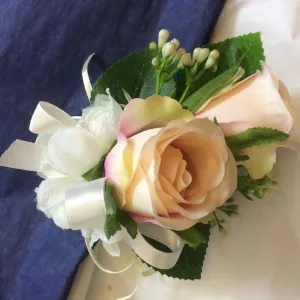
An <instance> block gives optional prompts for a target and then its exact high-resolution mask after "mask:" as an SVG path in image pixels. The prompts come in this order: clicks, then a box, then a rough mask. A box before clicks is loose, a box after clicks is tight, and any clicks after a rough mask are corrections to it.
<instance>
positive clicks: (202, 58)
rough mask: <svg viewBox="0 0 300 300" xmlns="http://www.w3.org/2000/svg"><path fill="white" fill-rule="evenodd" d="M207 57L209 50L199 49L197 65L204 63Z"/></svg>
mask: <svg viewBox="0 0 300 300" xmlns="http://www.w3.org/2000/svg"><path fill="white" fill-rule="evenodd" d="M208 55H209V49H207V48H203V49H201V50H200V51H199V53H198V57H197V63H198V64H200V63H202V62H203V61H205V60H206V58H207V57H208Z"/></svg>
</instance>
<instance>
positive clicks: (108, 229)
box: [104, 183, 121, 239]
mask: <svg viewBox="0 0 300 300" xmlns="http://www.w3.org/2000/svg"><path fill="white" fill-rule="evenodd" d="M104 199H105V206H106V209H107V212H108V214H107V215H106V218H105V224H104V233H105V235H106V237H107V239H110V238H111V237H112V236H114V235H115V234H116V232H117V231H119V230H121V225H120V223H119V221H118V220H117V211H118V209H119V208H118V206H117V204H116V202H115V200H114V198H113V196H112V188H111V185H110V184H109V183H106V185H105V198H104Z"/></svg>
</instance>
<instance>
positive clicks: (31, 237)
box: [0, 0, 225, 300]
mask: <svg viewBox="0 0 300 300" xmlns="http://www.w3.org/2000/svg"><path fill="white" fill-rule="evenodd" d="M224 2H225V0H189V1H183V0H136V1H134V0H131V1H130V0H128V1H126V0H77V1H70V0H60V1H49V0H26V1H24V0H7V1H4V0H2V1H0V154H1V153H3V152H4V150H5V149H7V148H8V146H9V145H10V144H11V143H12V142H13V141H14V140H15V139H17V138H19V139H23V140H28V141H34V138H35V137H34V135H33V134H31V133H29V131H28V124H29V120H30V117H31V115H32V113H33V111H34V108H35V107H36V105H37V103H38V102H39V101H40V100H44V101H49V102H51V103H54V104H56V105H57V106H59V107H60V108H62V109H64V110H66V111H67V112H68V113H70V114H71V115H78V114H80V112H81V109H82V108H83V107H85V106H87V105H88V100H87V97H86V95H85V92H84V89H83V86H82V82H81V67H82V64H83V62H84V60H85V59H86V58H87V56H88V55H89V54H90V53H92V52H96V54H97V55H96V58H95V60H94V61H93V63H92V66H91V69H92V74H93V79H96V78H97V77H98V76H99V75H100V74H101V72H102V71H103V70H104V69H105V67H106V66H110V65H111V64H112V63H114V62H115V61H117V60H118V59H120V58H122V57H123V56H125V55H127V54H129V53H132V52H134V51H136V50H139V49H142V48H144V47H146V46H147V45H148V43H149V41H151V40H156V35H157V32H158V30H159V29H161V28H167V29H169V30H170V31H171V33H172V35H173V36H175V37H177V38H178V39H179V40H180V41H181V42H182V44H183V45H184V47H186V48H187V49H191V48H192V47H195V46H197V45H200V44H202V43H203V42H206V41H207V40H208V38H209V36H210V34H211V31H212V29H213V27H214V24H215V22H216V20H217V18H218V16H219V13H220V11H221V9H222V7H223V5H224ZM40 180H41V179H40V178H38V177H37V175H35V174H33V173H30V172H25V171H17V170H10V169H6V168H0V245H1V247H0V299H1V300H20V299H22V300H41V299H43V300H56V299H66V296H67V294H68V291H69V288H70V284H71V283H72V280H73V278H74V274H75V273H76V270H77V267H78V265H79V263H80V262H81V261H82V259H83V258H84V256H85V255H86V251H85V248H84V244H83V241H82V238H81V235H80V233H79V232H72V231H62V230H60V229H59V228H57V227H56V226H55V225H54V224H53V222H52V221H51V220H49V219H47V218H46V217H45V216H44V215H43V214H42V213H41V212H39V211H37V210H36V204H35V194H34V188H35V187H36V186H38V185H39V182H40Z"/></svg>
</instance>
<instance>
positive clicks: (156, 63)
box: [151, 57, 159, 68]
mask: <svg viewBox="0 0 300 300" xmlns="http://www.w3.org/2000/svg"><path fill="white" fill-rule="evenodd" d="M151 63H152V66H153V67H155V68H156V67H158V66H159V60H158V58H157V57H154V58H153V59H152V61H151Z"/></svg>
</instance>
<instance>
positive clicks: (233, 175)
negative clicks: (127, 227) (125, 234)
mask: <svg viewBox="0 0 300 300" xmlns="http://www.w3.org/2000/svg"><path fill="white" fill-rule="evenodd" d="M105 174H106V178H107V181H108V182H110V183H111V184H112V186H113V187H114V192H115V195H116V196H117V199H118V202H119V206H120V207H121V208H122V209H124V210H125V211H127V212H129V213H131V215H132V216H133V217H134V219H135V220H137V221H138V222H139V221H148V222H154V223H156V224H159V225H161V226H164V227H168V228H171V229H174V230H184V229H187V228H189V227H191V226H193V225H194V224H196V223H198V222H199V220H200V219H201V218H203V217H205V216H207V215H208V214H209V213H211V212H212V211H213V210H215V209H216V207H218V206H220V205H223V204H224V202H225V201H226V200H227V199H228V198H230V196H231V195H232V193H233V192H234V191H235V190H236V186H237V168H236V163H235V161H234V158H233V155H232V153H231V152H230V150H229V149H228V148H227V146H226V143H225V138H224V134H223V132H222V130H221V129H220V127H219V126H217V125H216V124H214V123H213V122H211V121H209V120H208V119H195V118H194V116H193V114H191V113H190V112H189V111H187V110H184V109H182V107H181V106H180V104H179V103H178V102H177V101H176V100H173V99H171V98H169V97H161V96H152V97H150V98H147V99H146V100H143V99H133V100H131V101H130V102H129V104H128V105H127V106H126V107H125V110H124V112H123V114H122V116H121V121H120V132H119V137H118V143H117V145H116V146H115V147H114V148H113V149H112V151H111V152H110V153H109V154H108V156H107V158H106V161H105Z"/></svg>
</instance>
